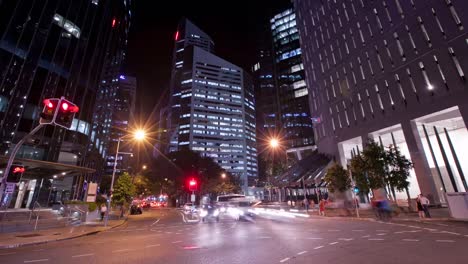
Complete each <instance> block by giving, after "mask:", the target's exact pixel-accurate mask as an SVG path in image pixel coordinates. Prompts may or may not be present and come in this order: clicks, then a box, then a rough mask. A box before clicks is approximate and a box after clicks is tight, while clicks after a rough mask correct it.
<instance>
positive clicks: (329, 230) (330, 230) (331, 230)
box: [328, 229, 340, 232]
mask: <svg viewBox="0 0 468 264" xmlns="http://www.w3.org/2000/svg"><path fill="white" fill-rule="evenodd" d="M328 232H340V230H338V229H328Z"/></svg>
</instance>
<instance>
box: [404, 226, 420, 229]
mask: <svg viewBox="0 0 468 264" xmlns="http://www.w3.org/2000/svg"><path fill="white" fill-rule="evenodd" d="M407 227H411V228H417V229H421V228H422V227H420V226H413V225H407Z"/></svg>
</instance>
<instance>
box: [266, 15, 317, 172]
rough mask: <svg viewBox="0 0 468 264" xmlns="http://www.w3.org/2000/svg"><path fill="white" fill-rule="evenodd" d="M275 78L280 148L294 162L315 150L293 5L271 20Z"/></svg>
mask: <svg viewBox="0 0 468 264" xmlns="http://www.w3.org/2000/svg"><path fill="white" fill-rule="evenodd" d="M270 28H271V37H272V47H273V56H274V58H273V59H274V63H273V67H274V79H275V82H276V83H275V84H276V87H277V93H278V98H279V100H278V104H279V107H278V110H279V113H278V115H279V119H280V122H281V126H282V127H281V128H282V131H281V135H282V141H283V147H284V148H285V149H286V151H287V153H288V157H289V160H290V162H289V163H293V162H295V161H297V160H300V159H302V157H303V156H307V155H310V154H311V153H312V151H313V150H314V149H315V142H314V130H313V128H312V120H311V115H310V108H309V100H308V90H307V85H306V82H305V74H304V66H303V63H302V57H301V54H302V50H301V46H300V42H299V32H298V28H297V25H296V13H295V12H294V8H288V9H286V10H285V11H283V12H281V13H279V14H277V15H275V16H274V17H273V18H272V19H271V20H270Z"/></svg>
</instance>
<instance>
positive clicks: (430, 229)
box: [424, 227, 439, 232]
mask: <svg viewBox="0 0 468 264" xmlns="http://www.w3.org/2000/svg"><path fill="white" fill-rule="evenodd" d="M424 229H426V230H427V231H431V232H436V231H439V230H437V229H434V228H427V227H426V228H424Z"/></svg>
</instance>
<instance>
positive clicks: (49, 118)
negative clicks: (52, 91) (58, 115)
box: [39, 98, 60, 124]
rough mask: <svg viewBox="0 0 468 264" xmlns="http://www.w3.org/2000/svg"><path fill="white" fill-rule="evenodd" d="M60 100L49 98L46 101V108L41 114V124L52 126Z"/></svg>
mask: <svg viewBox="0 0 468 264" xmlns="http://www.w3.org/2000/svg"><path fill="white" fill-rule="evenodd" d="M59 102H60V99H58V98H48V99H44V101H43V103H44V108H43V109H42V113H41V114H40V117H41V118H40V119H39V123H40V124H52V123H53V122H54V116H55V111H56V110H57V106H58V105H59Z"/></svg>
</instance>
